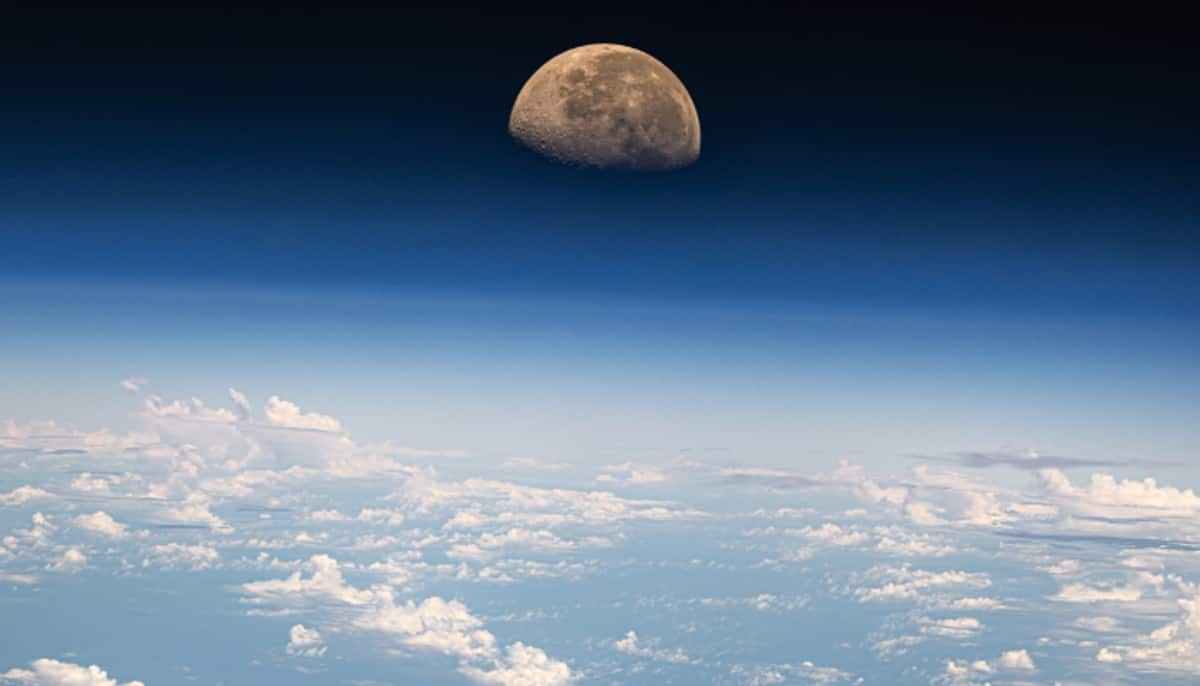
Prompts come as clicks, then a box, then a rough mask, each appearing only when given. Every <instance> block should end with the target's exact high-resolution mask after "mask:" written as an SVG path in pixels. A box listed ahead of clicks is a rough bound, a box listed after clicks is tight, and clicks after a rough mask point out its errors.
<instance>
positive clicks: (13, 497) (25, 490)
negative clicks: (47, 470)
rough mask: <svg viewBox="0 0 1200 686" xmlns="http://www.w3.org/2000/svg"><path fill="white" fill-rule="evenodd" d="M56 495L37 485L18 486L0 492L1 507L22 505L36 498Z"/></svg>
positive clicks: (42, 498) (48, 498)
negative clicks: (5, 491)
mask: <svg viewBox="0 0 1200 686" xmlns="http://www.w3.org/2000/svg"><path fill="white" fill-rule="evenodd" d="M55 497H56V496H55V495H54V494H53V493H50V492H48V491H44V490H42V489H40V488H37V487H35V486H30V485H28V484H26V485H25V486H18V487H17V488H14V489H13V490H11V491H9V492H8V493H0V507H21V506H22V505H27V504H29V503H31V502H33V501H35V500H50V499H53V498H55Z"/></svg>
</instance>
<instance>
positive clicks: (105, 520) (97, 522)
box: [72, 510, 129, 539]
mask: <svg viewBox="0 0 1200 686" xmlns="http://www.w3.org/2000/svg"><path fill="white" fill-rule="evenodd" d="M72 521H73V522H75V526H77V527H79V528H80V529H83V530H84V531H90V532H92V533H94V534H99V535H101V536H107V537H108V538H116V539H121V538H125V537H126V536H128V535H129V527H128V526H126V525H125V524H122V523H121V522H118V521H117V520H115V519H113V518H112V515H110V514H108V513H107V512H105V511H103V510H99V511H97V512H93V513H91V514H87V515H79V516H78V517H76V518H75V519H73V520H72Z"/></svg>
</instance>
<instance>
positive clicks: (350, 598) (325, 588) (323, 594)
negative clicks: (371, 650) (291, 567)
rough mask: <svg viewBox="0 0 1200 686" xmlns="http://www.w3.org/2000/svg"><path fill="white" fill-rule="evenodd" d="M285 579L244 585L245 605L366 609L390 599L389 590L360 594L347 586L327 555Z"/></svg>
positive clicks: (372, 590) (306, 564) (336, 563)
mask: <svg viewBox="0 0 1200 686" xmlns="http://www.w3.org/2000/svg"><path fill="white" fill-rule="evenodd" d="M303 571H306V572H308V573H309V575H308V576H307V577H306V576H304V574H303V572H302V571H297V572H293V573H292V575H291V576H289V577H287V578H286V579H271V580H267V581H252V582H249V583H245V584H242V586H241V589H242V592H243V593H244V594H245V595H246V598H245V602H247V603H251V604H268V603H270V604H277V605H285V606H295V605H297V604H302V603H304V602H305V601H311V600H335V601H337V602H340V603H345V604H347V605H367V604H369V603H373V602H378V601H380V600H383V599H386V598H391V591H390V590H389V589H387V588H386V587H375V588H372V589H369V590H359V589H357V588H354V587H353V586H350V585H349V584H347V583H346V581H345V579H344V577H343V576H342V571H341V568H340V566H339V565H338V561H337V560H335V559H334V558H332V557H330V556H328V555H313V556H312V557H311V558H309V560H308V562H307V563H305V564H304V565H303Z"/></svg>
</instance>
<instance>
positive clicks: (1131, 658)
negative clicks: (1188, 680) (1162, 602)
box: [1096, 579, 1200, 678]
mask: <svg viewBox="0 0 1200 686" xmlns="http://www.w3.org/2000/svg"><path fill="white" fill-rule="evenodd" d="M1175 584H1176V585H1177V586H1178V588H1179V590H1180V591H1181V595H1180V597H1179V598H1177V599H1176V604H1177V606H1178V609H1179V618H1178V619H1176V620H1174V621H1172V622H1169V623H1167V624H1164V625H1163V626H1160V627H1159V628H1157V629H1155V630H1154V631H1152V632H1150V633H1149V634H1145V635H1143V636H1138V637H1135V638H1134V639H1133V641H1132V642H1131V644H1129V645H1127V646H1114V647H1106V648H1102V649H1101V650H1100V652H1099V653H1097V654H1096V659H1097V660H1099V661H1100V662H1105V663H1109V664H1116V663H1122V664H1125V665H1127V666H1130V667H1132V668H1134V669H1137V670H1140V671H1157V672H1169V673H1178V674H1186V675H1189V676H1192V677H1198V678H1200V585H1197V584H1188V583H1185V582H1183V581H1181V580H1178V579H1176V580H1175Z"/></svg>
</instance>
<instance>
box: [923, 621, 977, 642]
mask: <svg viewBox="0 0 1200 686" xmlns="http://www.w3.org/2000/svg"><path fill="white" fill-rule="evenodd" d="M918 624H921V625H922V626H921V633H923V634H925V635H927V636H936V637H938V638H953V639H959V640H964V639H968V638H974V637H975V636H978V635H979V633H980V632H982V631H983V629H984V625H983V622H980V621H979V620H978V619H976V618H974V617H946V618H943V619H930V618H928V617H921V618H919V619H918Z"/></svg>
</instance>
